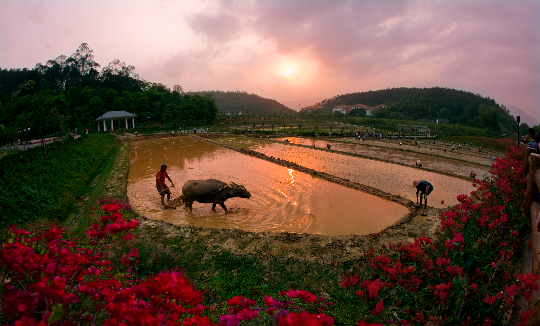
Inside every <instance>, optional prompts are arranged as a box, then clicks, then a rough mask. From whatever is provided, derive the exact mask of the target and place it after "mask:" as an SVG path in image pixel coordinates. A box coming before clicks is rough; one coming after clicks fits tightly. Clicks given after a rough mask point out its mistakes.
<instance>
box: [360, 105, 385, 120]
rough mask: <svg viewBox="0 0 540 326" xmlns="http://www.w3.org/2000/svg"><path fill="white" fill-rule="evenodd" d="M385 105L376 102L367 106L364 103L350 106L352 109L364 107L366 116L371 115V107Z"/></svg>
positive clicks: (375, 107) (383, 106) (382, 106)
mask: <svg viewBox="0 0 540 326" xmlns="http://www.w3.org/2000/svg"><path fill="white" fill-rule="evenodd" d="M385 107H386V104H377V105H375V106H368V105H365V104H355V105H353V106H352V108H353V109H364V110H366V116H368V117H369V116H371V115H372V111H373V109H377V108H385Z"/></svg>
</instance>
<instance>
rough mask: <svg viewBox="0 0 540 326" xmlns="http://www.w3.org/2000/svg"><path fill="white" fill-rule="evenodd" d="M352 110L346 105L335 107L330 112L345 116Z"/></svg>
mask: <svg viewBox="0 0 540 326" xmlns="http://www.w3.org/2000/svg"><path fill="white" fill-rule="evenodd" d="M351 110H352V107H351V106H348V105H337V106H335V107H334V109H333V110H332V112H341V113H343V114H347V113H349V112H351Z"/></svg>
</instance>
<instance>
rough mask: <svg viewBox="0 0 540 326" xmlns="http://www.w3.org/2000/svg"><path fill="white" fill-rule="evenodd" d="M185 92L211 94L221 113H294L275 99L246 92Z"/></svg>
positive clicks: (202, 94) (294, 112)
mask: <svg viewBox="0 0 540 326" xmlns="http://www.w3.org/2000/svg"><path fill="white" fill-rule="evenodd" d="M185 94H197V95H200V96H204V95H206V94H210V95H212V97H213V98H214V100H215V102H216V106H217V107H218V110H219V113H221V114H226V113H227V112H229V113H231V114H238V112H239V111H240V112H242V114H264V115H267V114H296V111H295V110H291V109H289V108H288V107H286V106H285V105H283V104H281V103H279V102H277V101H275V100H272V99H269V98H264V97H261V96H259V95H257V94H248V93H247V92H240V91H234V92H228V91H227V92H223V91H209V92H189V93H185ZM233 111H234V112H233Z"/></svg>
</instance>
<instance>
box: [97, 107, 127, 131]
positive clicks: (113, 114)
mask: <svg viewBox="0 0 540 326" xmlns="http://www.w3.org/2000/svg"><path fill="white" fill-rule="evenodd" d="M136 116H137V115H136V114H133V113H129V112H126V111H109V112H107V113H105V114H103V115H102V116H100V117H99V118H97V119H96V122H97V127H98V132H99V131H101V130H100V128H99V123H100V122H101V121H103V131H107V124H106V121H108V120H110V121H111V131H112V130H114V125H113V121H114V120H121V119H125V122H126V129H128V118H131V125H132V126H133V128H135V117H136Z"/></svg>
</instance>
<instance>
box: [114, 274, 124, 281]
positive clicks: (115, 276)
mask: <svg viewBox="0 0 540 326" xmlns="http://www.w3.org/2000/svg"><path fill="white" fill-rule="evenodd" d="M122 277H124V273H116V274H114V279H115V280H116V281H118V282H120V281H121V280H122Z"/></svg>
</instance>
